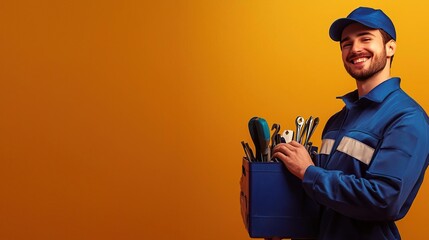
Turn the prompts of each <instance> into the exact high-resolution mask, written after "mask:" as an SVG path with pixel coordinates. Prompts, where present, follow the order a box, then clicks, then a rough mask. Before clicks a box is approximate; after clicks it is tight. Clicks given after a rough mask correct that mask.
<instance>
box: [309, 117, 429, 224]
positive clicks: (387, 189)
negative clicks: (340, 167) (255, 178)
mask: <svg viewBox="0 0 429 240" xmlns="http://www.w3.org/2000/svg"><path fill="white" fill-rule="evenodd" d="M428 136H429V133H428V123H427V119H426V115H424V114H423V113H421V112H417V113H410V114H406V115H404V116H402V117H401V118H400V119H397V120H396V122H395V123H392V124H391V125H390V128H389V129H388V130H387V131H386V133H385V135H384V137H383V139H382V141H381V143H380V147H379V148H378V149H377V151H376V152H375V153H374V156H373V159H372V161H371V163H370V166H369V167H368V169H367V171H366V173H365V174H364V176H363V177H361V178H357V177H356V176H355V175H346V174H344V173H343V172H341V171H334V170H325V169H322V168H320V167H316V166H311V167H309V168H308V169H307V171H306V173H305V175H304V179H303V186H304V189H305V191H306V192H307V194H309V195H310V196H311V197H312V198H313V199H314V200H316V201H317V202H319V203H320V204H322V205H324V206H326V207H328V208H331V209H333V210H335V211H337V212H339V213H341V214H343V215H345V216H349V217H352V218H356V219H361V220H373V221H386V220H397V219H400V218H402V217H403V216H404V215H405V213H406V212H407V211H408V209H409V207H410V205H411V203H412V201H413V200H414V198H415V196H416V194H417V191H418V189H419V187H420V185H421V182H422V180H423V177H424V172H425V170H426V167H427V162H428V147H429V145H428V144H429V140H428Z"/></svg>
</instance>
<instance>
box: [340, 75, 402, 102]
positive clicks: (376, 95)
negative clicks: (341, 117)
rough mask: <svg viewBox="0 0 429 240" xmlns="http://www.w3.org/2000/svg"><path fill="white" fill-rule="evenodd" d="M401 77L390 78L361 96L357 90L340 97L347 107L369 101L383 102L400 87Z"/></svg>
mask: <svg viewBox="0 0 429 240" xmlns="http://www.w3.org/2000/svg"><path fill="white" fill-rule="evenodd" d="M400 83H401V79H400V78H398V77H394V78H390V79H388V80H386V81H384V82H382V83H380V84H379V85H377V86H376V87H375V88H374V89H372V90H371V91H370V92H369V93H368V94H366V95H365V96H362V97H361V98H359V95H358V92H357V90H355V91H353V92H349V93H347V94H346V95H344V96H342V97H338V98H340V99H342V100H343V101H344V103H345V104H346V107H347V108H352V107H353V106H355V105H361V104H365V103H369V102H374V103H382V102H383V101H384V99H386V97H387V96H388V95H389V94H390V93H392V92H394V91H396V90H398V89H399V88H400Z"/></svg>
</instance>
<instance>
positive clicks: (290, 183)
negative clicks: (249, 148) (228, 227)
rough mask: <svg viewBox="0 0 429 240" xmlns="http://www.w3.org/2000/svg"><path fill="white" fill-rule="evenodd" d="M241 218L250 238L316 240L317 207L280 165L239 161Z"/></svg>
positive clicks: (245, 160) (295, 179) (297, 182)
mask: <svg viewBox="0 0 429 240" xmlns="http://www.w3.org/2000/svg"><path fill="white" fill-rule="evenodd" d="M240 187H241V193H240V204H241V215H242V218H243V221H244V225H245V227H246V229H247V231H248V232H249V235H250V237H252V238H270V237H283V238H297V239H299V238H304V239H305V238H317V233H318V226H319V207H318V205H317V204H316V203H315V202H314V201H313V200H312V199H311V198H309V197H308V196H307V195H306V193H305V192H304V189H303V188H302V183H301V180H300V179H298V178H297V177H295V176H294V175H292V174H291V173H290V172H289V171H288V170H287V169H286V167H285V166H284V165H283V163H281V162H249V161H248V159H247V158H246V157H245V158H243V161H242V175H241V181H240Z"/></svg>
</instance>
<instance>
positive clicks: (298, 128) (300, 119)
mask: <svg viewBox="0 0 429 240" xmlns="http://www.w3.org/2000/svg"><path fill="white" fill-rule="evenodd" d="M304 123H305V120H304V118H303V117H301V116H298V117H297V118H296V119H295V125H296V135H295V141H297V142H299V143H301V137H302V135H301V134H302V127H303V125H304Z"/></svg>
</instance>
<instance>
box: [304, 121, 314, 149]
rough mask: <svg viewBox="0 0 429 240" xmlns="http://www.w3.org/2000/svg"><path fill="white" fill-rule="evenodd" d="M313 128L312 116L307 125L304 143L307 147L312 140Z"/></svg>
mask: <svg viewBox="0 0 429 240" xmlns="http://www.w3.org/2000/svg"><path fill="white" fill-rule="evenodd" d="M312 128H313V116H310V118H309V119H308V120H307V122H306V124H305V133H306V136H305V142H304V144H303V145H304V146H305V147H306V146H307V144H308V141H309V140H310V137H311V136H310V131H311V129H312ZM303 135H304V133H303Z"/></svg>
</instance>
